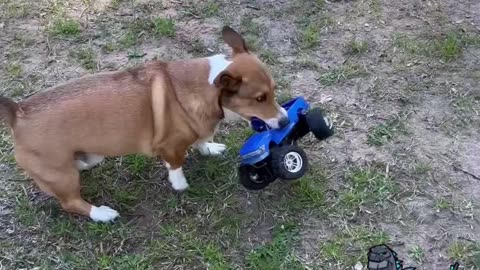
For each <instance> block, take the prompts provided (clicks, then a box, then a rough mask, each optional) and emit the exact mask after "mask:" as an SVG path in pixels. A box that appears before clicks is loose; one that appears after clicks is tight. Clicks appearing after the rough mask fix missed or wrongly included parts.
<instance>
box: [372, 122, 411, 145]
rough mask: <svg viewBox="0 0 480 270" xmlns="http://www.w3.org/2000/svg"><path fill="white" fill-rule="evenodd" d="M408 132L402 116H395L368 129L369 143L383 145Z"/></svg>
mask: <svg viewBox="0 0 480 270" xmlns="http://www.w3.org/2000/svg"><path fill="white" fill-rule="evenodd" d="M405 133H406V126H405V123H404V122H403V120H402V119H401V118H400V117H394V118H391V119H388V120H386V121H385V122H383V123H381V124H379V125H377V126H374V127H372V128H370V129H369V130H368V134H367V143H368V144H370V145H374V146H382V145H385V144H386V143H388V142H389V141H391V140H393V139H395V138H396V137H397V136H398V135H400V134H405Z"/></svg>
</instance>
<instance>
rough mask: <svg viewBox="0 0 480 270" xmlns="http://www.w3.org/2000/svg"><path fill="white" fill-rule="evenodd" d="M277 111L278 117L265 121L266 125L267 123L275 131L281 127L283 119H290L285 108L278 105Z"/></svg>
mask: <svg viewBox="0 0 480 270" xmlns="http://www.w3.org/2000/svg"><path fill="white" fill-rule="evenodd" d="M277 109H278V114H277V117H275V118H269V119H266V120H265V123H267V125H268V126H269V127H270V128H273V129H276V128H279V127H280V123H279V122H280V119H282V118H283V117H288V113H287V110H285V108H283V107H282V106H280V105H278V104H277Z"/></svg>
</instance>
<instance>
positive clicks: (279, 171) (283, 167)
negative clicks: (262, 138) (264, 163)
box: [271, 144, 309, 180]
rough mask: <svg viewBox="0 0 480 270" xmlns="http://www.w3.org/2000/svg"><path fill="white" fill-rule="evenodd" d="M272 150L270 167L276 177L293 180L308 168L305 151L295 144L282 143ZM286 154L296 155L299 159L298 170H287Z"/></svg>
mask: <svg viewBox="0 0 480 270" xmlns="http://www.w3.org/2000/svg"><path fill="white" fill-rule="evenodd" d="M271 152H272V169H273V171H274V172H275V174H276V175H277V177H278V178H280V179H282V180H294V179H298V178H300V177H302V176H303V175H304V174H305V173H306V172H307V170H308V167H309V164H308V158H307V154H306V153H305V151H303V149H302V148H300V147H298V146H297V145H294V144H292V145H284V146H280V147H275V148H273V149H272V150H271ZM287 155H290V156H292V155H293V156H296V157H295V158H300V159H301V163H302V164H301V167H300V169H299V170H298V171H289V170H288V169H287V164H286V162H287V161H286V159H285V157H286V156H287Z"/></svg>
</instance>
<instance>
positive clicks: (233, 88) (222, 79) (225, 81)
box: [213, 70, 242, 94]
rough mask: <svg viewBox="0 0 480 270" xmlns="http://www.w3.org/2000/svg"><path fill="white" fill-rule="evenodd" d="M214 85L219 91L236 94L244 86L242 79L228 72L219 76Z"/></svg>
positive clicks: (223, 72)
mask: <svg viewBox="0 0 480 270" xmlns="http://www.w3.org/2000/svg"><path fill="white" fill-rule="evenodd" d="M213 83H214V85H215V87H217V88H218V89H220V90H222V91H226V92H229V93H231V94H234V93H236V92H238V89H239V88H240V85H241V84H242V77H237V76H234V75H233V74H232V73H231V72H229V71H228V70H224V71H222V72H221V73H220V74H218V76H217V77H216V78H215V80H214V81H213Z"/></svg>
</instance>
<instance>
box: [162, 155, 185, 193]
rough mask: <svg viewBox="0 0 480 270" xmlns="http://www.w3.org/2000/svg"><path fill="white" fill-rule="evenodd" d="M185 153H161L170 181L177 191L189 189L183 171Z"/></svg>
mask: <svg viewBox="0 0 480 270" xmlns="http://www.w3.org/2000/svg"><path fill="white" fill-rule="evenodd" d="M185 152H186V151H183V150H182V151H179V150H167V151H163V152H162V153H161V156H162V158H163V159H164V160H165V163H166V164H165V165H166V166H167V169H168V180H169V181H170V183H171V184H172V187H173V189H175V190H176V191H184V190H186V189H187V188H188V182H187V179H186V178H185V175H184V174H183V169H182V165H183V163H184V161H185Z"/></svg>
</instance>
